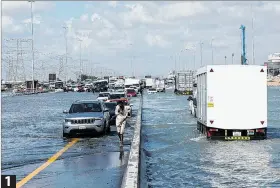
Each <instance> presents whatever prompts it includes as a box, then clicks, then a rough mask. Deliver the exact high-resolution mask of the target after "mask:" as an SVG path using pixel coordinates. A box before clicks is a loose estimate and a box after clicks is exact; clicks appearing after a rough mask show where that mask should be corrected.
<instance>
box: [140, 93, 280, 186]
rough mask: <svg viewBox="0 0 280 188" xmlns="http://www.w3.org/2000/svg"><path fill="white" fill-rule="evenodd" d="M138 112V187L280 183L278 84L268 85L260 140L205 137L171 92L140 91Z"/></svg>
mask: <svg viewBox="0 0 280 188" xmlns="http://www.w3.org/2000/svg"><path fill="white" fill-rule="evenodd" d="M256 107H257V106H256ZM142 113H143V122H142V148H143V150H142V151H143V152H142V159H141V161H142V171H141V177H142V182H141V183H142V186H141V187H165V188H168V187H172V188H174V187H280V89H279V88H269V89H268V123H269V124H268V139H267V140H263V141H228V142H226V141H209V140H207V139H206V138H205V136H202V135H200V134H199V133H198V131H197V130H196V120H195V119H194V118H193V117H192V116H191V115H190V113H189V111H188V101H187V97H186V96H176V95H174V94H173V93H172V91H171V92H169V93H168V92H167V93H158V94H155V95H144V99H143V112H142ZM144 180H145V181H146V182H145V181H144Z"/></svg>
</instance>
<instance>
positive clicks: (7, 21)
mask: <svg viewBox="0 0 280 188" xmlns="http://www.w3.org/2000/svg"><path fill="white" fill-rule="evenodd" d="M2 30H3V31H9V32H11V33H18V32H22V31H23V27H21V26H20V25H16V24H15V22H14V19H13V18H12V17H9V16H2Z"/></svg>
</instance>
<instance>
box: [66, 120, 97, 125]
mask: <svg viewBox="0 0 280 188" xmlns="http://www.w3.org/2000/svg"><path fill="white" fill-rule="evenodd" d="M90 123H94V119H75V120H71V124H90Z"/></svg>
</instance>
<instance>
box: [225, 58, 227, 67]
mask: <svg viewBox="0 0 280 188" xmlns="http://www.w3.org/2000/svg"><path fill="white" fill-rule="evenodd" d="M226 64H227V56H225V65H226Z"/></svg>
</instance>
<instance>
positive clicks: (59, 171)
mask: <svg viewBox="0 0 280 188" xmlns="http://www.w3.org/2000/svg"><path fill="white" fill-rule="evenodd" d="M96 96H97V95H96V94H93V93H87V92H84V93H77V92H73V93H72V92H69V93H64V92H62V93H44V94H38V95H26V96H7V95H6V96H5V97H2V162H1V164H2V169H1V170H2V174H14V175H16V176H17V181H20V180H21V179H22V178H24V177H25V176H27V175H28V174H29V173H31V172H32V171H33V170H35V169H36V168H38V167H39V166H40V165H42V164H43V163H44V162H46V161H47V160H48V158H49V157H51V156H52V155H54V154H55V153H56V152H58V151H59V150H60V149H62V148H63V147H64V146H65V145H66V144H67V143H68V142H69V141H70V139H63V138H62V122H63V120H64V117H65V114H63V110H68V109H69V108H70V106H71V104H72V102H74V101H75V100H81V99H86V100H89V99H96ZM131 103H132V104H134V106H133V107H132V108H133V112H132V113H133V114H132V118H131V119H129V120H128V123H127V126H126V132H125V135H124V147H123V150H120V147H119V141H118V136H117V134H116V128H115V127H112V131H111V133H110V134H108V135H106V136H102V137H95V138H80V140H79V141H78V142H77V143H76V144H75V145H73V146H72V147H71V148H69V149H68V150H67V151H66V152H65V153H63V154H62V156H61V157H59V158H58V160H57V161H55V162H54V163H52V164H51V165H50V166H48V167H47V168H46V169H45V170H43V171H42V172H40V173H39V174H38V175H37V176H35V177H34V178H33V179H31V180H30V181H29V182H28V183H27V184H25V186H26V187H28V188H29V187H54V188H55V187H67V188H68V187H71V188H72V187H73V188H76V187H91V186H92V185H96V186H97V187H108V188H109V187H110V188H111V187H119V185H120V183H121V179H122V176H123V172H124V169H125V167H126V163H127V159H128V154H129V150H130V142H131V138H132V136H133V132H134V123H135V121H136V119H135V118H136V115H137V110H138V109H137V108H138V106H139V98H132V99H131Z"/></svg>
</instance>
